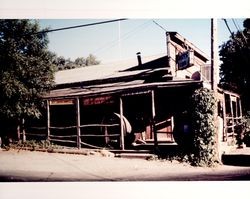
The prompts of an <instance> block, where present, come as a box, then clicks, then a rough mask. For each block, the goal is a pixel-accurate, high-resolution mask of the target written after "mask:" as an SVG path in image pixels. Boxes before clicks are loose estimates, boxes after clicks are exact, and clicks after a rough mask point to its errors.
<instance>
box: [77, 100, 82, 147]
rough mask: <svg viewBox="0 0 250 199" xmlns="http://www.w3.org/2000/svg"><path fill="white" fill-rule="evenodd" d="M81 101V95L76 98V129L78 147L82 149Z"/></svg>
mask: <svg viewBox="0 0 250 199" xmlns="http://www.w3.org/2000/svg"><path fill="white" fill-rule="evenodd" d="M80 123H81V120H80V103H79V97H77V98H76V131H77V148H78V149H81V128H80V125H81V124H80Z"/></svg>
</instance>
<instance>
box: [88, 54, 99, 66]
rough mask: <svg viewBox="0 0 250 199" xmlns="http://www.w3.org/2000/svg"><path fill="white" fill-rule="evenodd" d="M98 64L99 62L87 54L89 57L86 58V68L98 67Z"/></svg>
mask: <svg viewBox="0 0 250 199" xmlns="http://www.w3.org/2000/svg"><path fill="white" fill-rule="evenodd" d="M98 64H100V61H98V60H97V59H96V57H95V56H94V55H92V54H89V56H88V57H87V58H86V66H91V65H98Z"/></svg>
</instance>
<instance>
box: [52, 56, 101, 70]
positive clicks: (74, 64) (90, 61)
mask: <svg viewBox="0 0 250 199" xmlns="http://www.w3.org/2000/svg"><path fill="white" fill-rule="evenodd" d="M53 64H55V65H56V66H57V69H58V70H67V69H73V68H80V67H85V66H92V65H98V64H100V61H98V60H97V58H96V57H95V56H94V55H92V54H89V56H88V57H86V58H84V57H78V58H76V59H75V61H71V60H70V59H65V58H64V57H63V56H59V57H56V56H55V57H54V60H53Z"/></svg>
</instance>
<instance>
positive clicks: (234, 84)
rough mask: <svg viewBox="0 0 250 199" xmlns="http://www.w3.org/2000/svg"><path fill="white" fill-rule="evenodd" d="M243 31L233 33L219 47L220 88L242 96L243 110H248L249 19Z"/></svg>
mask: <svg viewBox="0 0 250 199" xmlns="http://www.w3.org/2000/svg"><path fill="white" fill-rule="evenodd" d="M243 25H244V30H243V31H238V32H237V33H234V34H233V35H232V36H231V37H230V39H229V40H228V41H227V42H226V43H224V44H223V45H222V46H221V49H220V59H221V61H222V64H221V66H220V77H221V80H220V86H221V87H222V88H224V89H228V90H231V91H234V92H237V93H239V94H240V95H241V96H242V104H243V110H244V111H249V110H250V104H249V101H250V93H249V90H250V19H246V20H245V21H244V24H243Z"/></svg>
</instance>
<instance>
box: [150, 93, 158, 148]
mask: <svg viewBox="0 0 250 199" xmlns="http://www.w3.org/2000/svg"><path fill="white" fill-rule="evenodd" d="M151 107H152V125H153V133H154V147H155V151H156V152H157V151H158V139H157V131H156V128H155V93H154V91H153V90H152V91H151Z"/></svg>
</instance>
